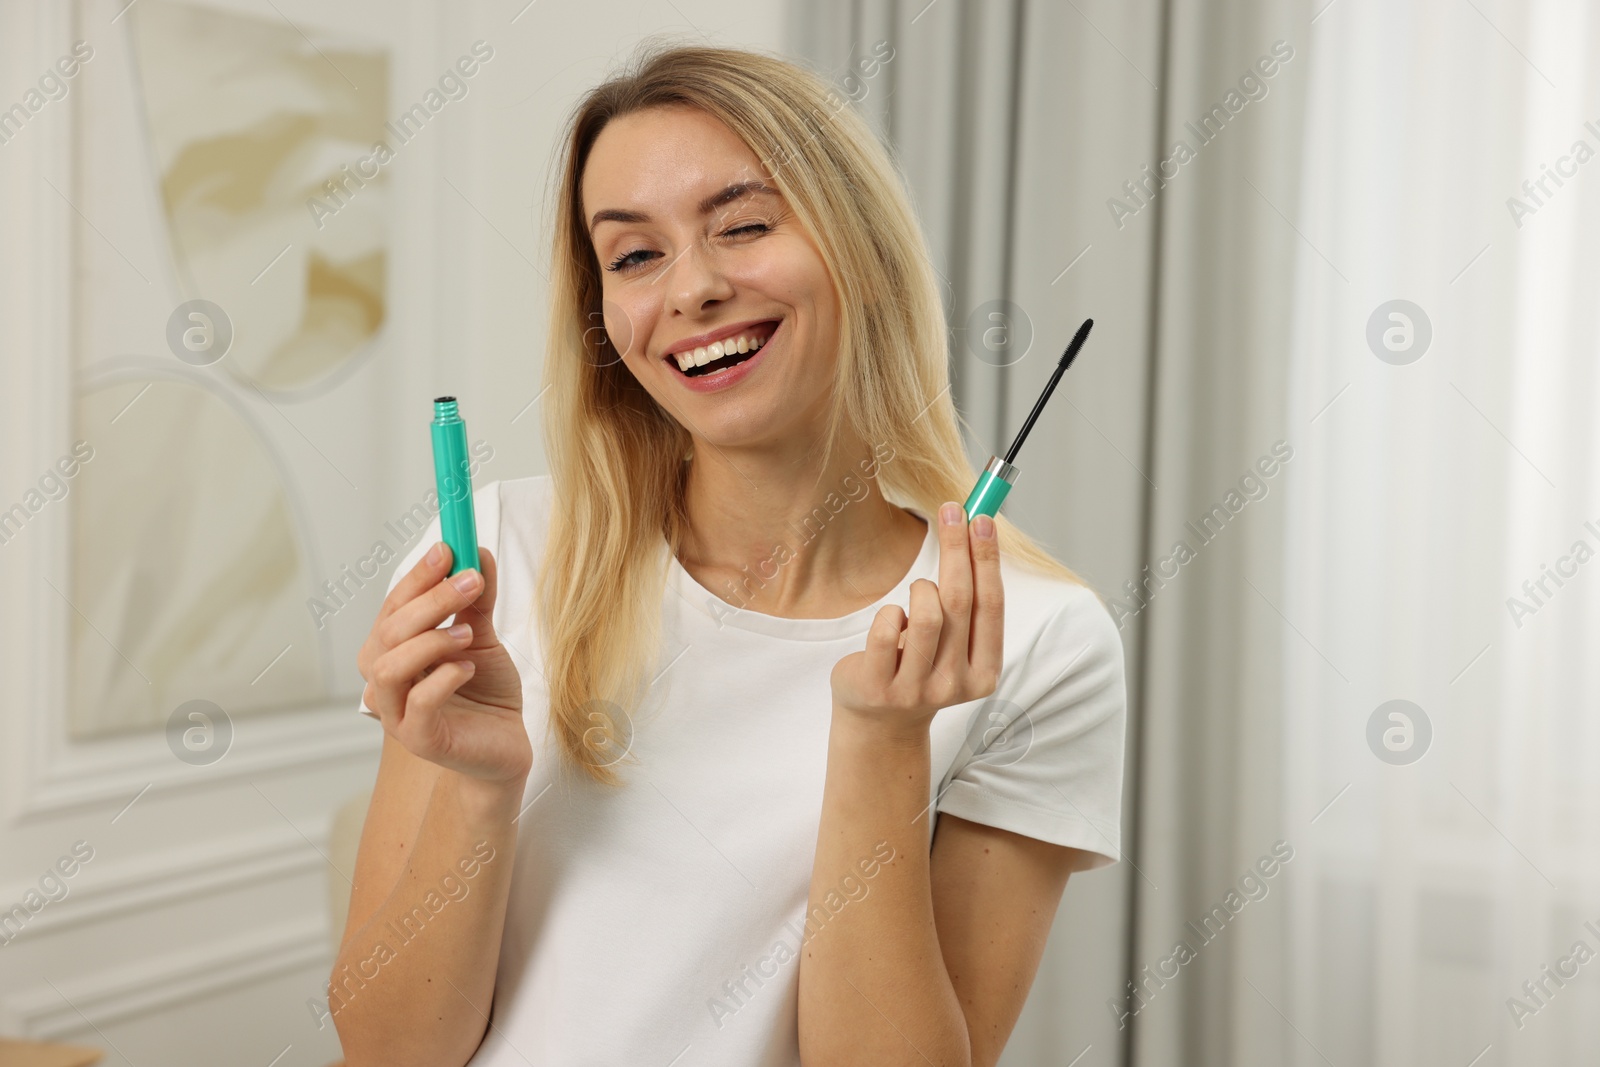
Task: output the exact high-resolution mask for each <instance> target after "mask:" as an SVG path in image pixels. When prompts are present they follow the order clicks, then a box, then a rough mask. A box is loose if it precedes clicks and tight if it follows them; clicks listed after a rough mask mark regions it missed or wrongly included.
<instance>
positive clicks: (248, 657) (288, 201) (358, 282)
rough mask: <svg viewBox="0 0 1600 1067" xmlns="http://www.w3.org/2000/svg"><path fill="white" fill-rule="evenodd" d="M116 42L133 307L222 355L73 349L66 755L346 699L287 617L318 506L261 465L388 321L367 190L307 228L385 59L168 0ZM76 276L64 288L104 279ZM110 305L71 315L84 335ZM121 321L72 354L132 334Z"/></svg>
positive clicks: (304, 630)
mask: <svg viewBox="0 0 1600 1067" xmlns="http://www.w3.org/2000/svg"><path fill="white" fill-rule="evenodd" d="M123 31H124V32H125V34H126V38H125V40H126V47H125V49H124V50H123V51H122V52H120V53H117V54H118V55H125V56H126V62H125V63H123V62H121V61H120V60H119V59H115V58H113V51H112V46H110V45H107V46H106V47H105V49H104V50H103V55H102V64H101V68H100V71H99V74H100V76H102V77H105V76H109V75H110V74H111V72H112V71H116V72H117V73H118V76H119V77H120V79H121V80H120V82H119V84H118V85H117V86H116V90H117V91H125V95H124V96H123V99H124V100H126V101H128V102H129V104H128V107H129V108H130V109H131V113H132V114H133V115H134V116H136V117H135V119H134V120H133V125H134V126H138V127H140V128H139V129H138V137H137V140H136V143H137V144H138V145H140V146H142V148H141V150H142V153H143V156H142V158H141V157H140V151H133V152H128V153H125V154H126V156H127V158H126V161H125V162H126V168H125V172H124V167H123V162H124V161H123V160H122V159H121V158H119V159H118V160H117V163H116V167H117V170H118V171H119V177H118V182H119V184H120V183H123V182H125V183H127V184H126V185H123V186H122V188H124V189H125V190H126V191H127V192H128V196H127V198H126V199H127V202H128V203H130V204H133V203H139V202H143V203H147V204H149V205H151V207H150V209H149V211H148V212H147V213H146V214H147V215H148V216H149V217H150V218H151V232H153V233H156V234H157V235H158V236H157V237H156V239H155V245H156V246H157V247H156V248H154V249H153V250H152V251H150V252H149V253H148V256H149V258H154V259H157V260H160V259H162V258H165V260H166V262H165V264H164V265H162V267H161V269H159V271H157V272H152V273H151V275H150V281H151V284H154V285H155V286H156V288H157V289H160V290H162V291H163V292H162V295H161V296H154V294H153V292H152V296H153V301H152V302H156V303H159V304H161V305H162V307H163V314H165V309H170V308H172V307H176V306H177V305H179V304H180V303H183V302H186V301H192V300H205V301H209V302H212V303H213V304H215V305H216V306H217V307H220V308H221V309H223V310H224V311H225V313H226V315H227V317H228V319H229V320H230V323H231V330H232V342H231V345H230V347H229V348H228V350H227V352H226V355H225V357H224V358H221V359H219V360H217V361H216V362H214V363H212V364H210V365H206V366H203V367H199V368H196V367H192V366H189V365H188V364H186V363H183V362H180V361H179V359H177V358H176V357H175V356H174V354H173V353H171V352H166V351H161V350H151V351H141V352H139V353H137V354H125V355H124V354H118V350H117V349H110V350H107V348H108V346H107V344H106V342H104V341H101V342H100V343H99V344H96V345H94V346H93V347H92V348H86V349H85V350H84V351H83V352H82V353H81V355H80V374H82V375H83V377H82V378H81V379H80V384H79V389H78V399H77V405H76V415H75V418H76V421H77V424H78V426H79V427H80V429H81V432H82V433H83V434H84V435H85V436H88V437H91V438H92V439H94V440H96V441H97V442H99V447H97V449H96V452H95V458H94V460H93V462H92V463H88V464H85V465H84V467H83V470H82V473H81V474H80V476H79V477H78V479H77V481H76V482H75V485H74V488H73V522H72V530H73V533H72V539H71V575H70V589H69V591H68V595H69V596H70V599H71V603H72V611H71V612H70V623H69V625H70V627H71V646H70V647H71V656H72V663H71V670H70V671H69V679H70V680H69V693H68V708H69V713H68V724H69V732H70V734H71V735H72V736H73V737H75V738H80V739H83V738H90V737H95V736H102V735H108V734H115V733H122V732H127V731H138V730H159V729H162V728H164V727H166V726H167V725H168V721H169V716H171V715H172V714H173V710H174V708H177V707H178V706H180V705H182V704H183V703H184V702H185V701H189V700H194V699H204V700H208V701H213V702H215V703H216V704H217V705H218V706H220V707H221V708H224V709H226V712H227V713H228V714H229V715H241V714H245V715H248V714H254V713H264V712H273V711H284V710H292V709H299V708H305V707H310V706H315V705H318V704H325V703H327V702H329V701H331V700H334V699H344V698H347V697H348V694H347V693H345V692H342V691H340V692H335V689H336V685H335V679H336V677H337V676H338V673H339V672H337V671H335V670H334V668H333V666H332V663H333V662H334V659H335V657H334V655H333V654H332V649H333V645H331V644H330V638H329V634H328V633H327V632H319V631H318V628H317V626H316V624H315V623H314V621H313V619H312V618H311V616H310V615H309V614H308V612H307V610H306V606H305V605H306V601H307V597H308V596H311V595H313V594H314V587H315V584H316V577H318V576H319V575H314V574H313V571H315V570H316V569H317V567H318V566H319V564H318V562H317V558H316V549H315V546H316V544H317V543H318V542H319V540H321V541H324V542H325V541H326V540H327V537H326V531H320V530H317V529H315V528H314V519H315V518H316V515H314V514H313V512H314V511H315V510H316V509H314V508H313V507H312V506H311V505H310V504H309V503H307V501H308V500H310V499H312V498H313V497H314V496H315V495H316V489H315V487H312V486H302V485H300V484H298V482H299V480H301V479H304V478H305V477H306V472H305V471H304V470H297V469H296V467H295V466H294V465H293V464H292V463H290V462H289V461H288V460H286V459H285V458H284V455H281V454H280V453H282V451H283V449H284V448H286V447H290V446H289V445H285V444H284V435H285V434H288V435H290V437H292V438H293V439H294V440H292V441H291V442H290V445H295V446H297V445H298V444H299V443H300V441H301V438H302V437H303V431H301V430H300V428H299V427H300V426H301V425H305V424H307V422H308V420H309V418H310V416H309V415H308V414H306V413H305V411H304V410H300V411H297V408H299V407H300V406H302V405H304V406H305V407H309V406H310V404H311V402H313V401H315V400H316V399H317V398H318V397H322V396H325V395H327V394H329V393H332V392H334V391H335V390H337V388H338V386H339V384H340V382H341V381H342V380H344V379H345V378H346V377H347V376H348V375H349V373H350V372H351V370H352V369H353V368H354V367H355V366H356V365H358V364H359V363H360V362H361V361H362V360H364V359H365V358H366V356H367V355H368V354H369V353H370V352H371V351H372V349H373V348H374V346H375V343H376V339H377V337H378V335H379V333H380V331H381V329H382V327H383V325H384V322H385V319H386V311H387V301H386V295H385V288H386V274H387V268H388V256H389V246H390V224H389V185H388V178H387V175H386V174H385V173H378V174H376V175H375V176H373V177H372V178H370V179H368V180H366V181H365V182H363V183H362V184H361V185H359V186H356V185H354V184H351V183H347V184H346V186H345V191H344V193H343V195H342V198H341V199H340V201H339V210H338V213H337V215H336V217H333V218H330V219H324V220H321V221H320V224H319V220H318V219H317V218H316V217H315V216H314V215H313V213H311V212H310V211H309V210H308V202H309V201H311V200H312V199H313V198H320V199H322V201H323V202H327V201H328V197H329V193H328V187H327V183H328V181H329V180H330V178H332V177H337V176H338V175H339V174H340V171H341V168H342V167H348V166H349V165H350V164H351V163H352V161H355V160H358V159H360V158H361V157H363V156H368V155H370V154H371V152H372V151H373V146H374V144H375V143H378V142H383V141H385V140H386V135H385V131H384V128H383V126H384V121H385V115H384V112H385V109H386V106H387V100H388V81H389V55H388V50H387V48H386V47H383V46H380V45H376V44H372V43H370V42H365V43H364V42H361V41H356V40H351V39H349V38H348V37H342V36H340V35H339V34H332V33H328V32H326V31H323V30H319V29H318V28H317V27H315V26H313V25H310V24H308V23H305V22H297V23H296V24H294V25H291V24H289V23H288V22H287V21H286V20H283V19H274V18H272V17H270V16H269V17H261V16H257V15H247V14H241V13H237V12H233V11H229V10H223V9H219V8H213V7H203V6H199V5H188V4H178V3H170V2H166V0H141V2H140V3H139V4H138V5H137V6H133V7H131V8H130V9H129V10H128V14H127V17H126V18H125V19H124V20H123ZM93 99H96V98H95V97H93V96H89V95H86V96H85V100H86V101H89V100H93ZM93 120H94V116H90V117H89V118H88V119H86V122H85V129H86V130H90V131H92V130H93V129H94V128H95V127H94V121H93ZM107 120H109V121H116V122H118V123H120V124H121V126H122V128H124V129H125V128H128V124H127V122H126V119H125V118H124V117H123V116H122V115H121V114H119V115H118V116H117V117H116V118H115V119H111V118H110V117H109V116H108V117H107ZM86 136H88V134H86ZM104 151H105V150H102V151H101V155H102V157H103V156H104ZM102 165H103V159H102ZM141 183H142V184H141ZM146 191H147V193H148V195H138V194H140V193H144V192H146ZM90 214H96V212H93V211H91V212H90ZM89 239H90V240H95V239H94V238H93V236H92V235H91V236H90V238H89ZM91 247H92V249H93V250H94V251H97V252H104V249H101V248H100V247H99V245H98V244H96V245H93V246H91ZM135 258H136V259H137V260H138V261H139V262H140V263H141V264H143V265H144V266H146V267H147V268H148V267H149V266H150V264H149V262H148V259H147V258H146V254H145V253H135ZM83 270H87V271H90V273H87V274H83V273H82V272H80V277H81V284H82V285H85V286H94V285H97V284H102V285H103V284H104V282H103V278H104V277H105V275H96V274H94V273H93V272H92V269H91V268H90V267H85V268H83ZM131 273H132V272H131V271H130V274H131ZM143 273H144V272H141V274H143ZM115 307H116V305H114V304H111V303H109V302H108V301H105V300H99V299H96V300H91V301H88V302H86V304H85V309H86V310H87V312H88V313H89V314H92V315H100V316H101V317H102V318H104V317H105V311H106V310H108V309H113V308H115ZM129 318H130V316H129V315H128V313H127V312H126V310H125V309H124V310H122V312H121V313H120V314H117V315H114V316H113V317H112V321H109V323H101V322H99V321H98V320H97V321H96V322H95V323H94V324H93V328H92V329H91V328H89V327H87V326H86V327H85V329H84V330H83V332H82V334H81V335H80V336H82V337H90V338H103V337H106V336H110V337H113V338H120V337H122V336H131V335H133V333H134V328H133V327H132V326H131V325H129V324H128V321H127V320H128V319H129ZM108 325H109V329H107V326H108ZM273 409H276V410H273ZM291 427H293V429H291ZM313 447H314V446H313ZM327 473H328V472H327V471H321V472H320V474H321V475H323V476H324V477H326V475H327ZM339 484H340V485H341V486H343V485H344V480H341V481H340V483H339ZM323 491H324V492H325V490H323ZM352 492H353V490H352ZM329 514H330V515H331V514H332V512H330V513H329ZM328 521H332V520H331V519H330V520H328ZM323 564H324V565H326V561H325V560H324V561H323ZM345 688H348V685H346V687H345Z"/></svg>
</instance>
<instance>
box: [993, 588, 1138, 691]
mask: <svg viewBox="0 0 1600 1067" xmlns="http://www.w3.org/2000/svg"><path fill="white" fill-rule="evenodd" d="M1002 580H1003V581H1004V583H1005V592H1006V631H1007V637H1008V641H1007V643H1008V644H1010V640H1009V639H1010V638H1011V637H1012V635H1013V634H1014V635H1015V639H1016V640H1017V642H1018V646H1019V647H1020V649H1023V650H1026V651H1027V652H1028V653H1029V654H1030V655H1031V656H1035V657H1042V658H1046V659H1049V658H1059V657H1061V656H1065V657H1066V658H1067V659H1069V660H1075V661H1076V664H1075V666H1076V667H1077V668H1083V667H1087V666H1089V665H1091V664H1094V665H1103V666H1111V665H1113V664H1115V666H1116V667H1121V665H1122V658H1123V648H1122V634H1121V631H1120V630H1118V628H1117V625H1116V622H1115V621H1114V620H1113V619H1112V616H1111V611H1110V609H1109V608H1107V607H1106V604H1105V601H1104V600H1103V599H1102V598H1101V596H1100V594H1099V593H1097V592H1095V590H1094V589H1093V588H1092V587H1091V586H1089V585H1088V584H1086V583H1084V582H1081V581H1073V580H1071V579H1069V578H1064V577H1060V576H1057V575H1053V574H1042V573H1040V572H1038V571H1035V570H1033V569H1031V568H1024V567H1021V566H1017V565H1012V564H1007V565H1006V566H1005V567H1004V569H1003V570H1002Z"/></svg>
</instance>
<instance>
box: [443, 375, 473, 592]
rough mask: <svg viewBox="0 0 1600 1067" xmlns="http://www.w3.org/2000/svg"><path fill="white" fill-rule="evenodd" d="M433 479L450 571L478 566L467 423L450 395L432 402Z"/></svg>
mask: <svg viewBox="0 0 1600 1067" xmlns="http://www.w3.org/2000/svg"><path fill="white" fill-rule="evenodd" d="M432 429H433V480H434V485H435V487H436V488H437V490H438V493H439V533H440V536H441V537H442V538H443V540H444V543H445V544H447V545H449V546H450V557H451V559H450V573H451V574H459V573H460V572H462V571H470V570H477V569H478V520H477V519H476V518H474V516H473V513H472V472H471V471H470V470H469V469H468V467H467V424H466V423H464V422H462V421H461V411H460V409H459V408H457V406H456V398H455V397H453V396H441V397H437V398H435V400H434V402H433V424H432Z"/></svg>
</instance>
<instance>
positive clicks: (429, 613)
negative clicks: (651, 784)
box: [356, 541, 533, 783]
mask: <svg viewBox="0 0 1600 1067" xmlns="http://www.w3.org/2000/svg"><path fill="white" fill-rule="evenodd" d="M479 557H480V563H481V565H482V567H483V573H482V574H481V575H480V574H479V573H478V572H477V571H471V570H468V571H462V572H461V573H460V574H457V575H456V576H455V579H454V580H451V579H450V558H451V554H450V546H449V545H446V544H445V543H444V542H442V541H441V542H439V543H437V544H435V545H434V546H433V548H432V549H430V550H429V551H428V553H427V555H425V556H423V557H422V559H421V560H419V561H418V562H417V565H416V566H415V567H413V568H411V571H410V573H408V574H407V575H406V576H405V577H404V578H402V579H400V581H399V582H398V583H397V584H396V585H395V587H394V589H393V590H391V591H390V593H389V596H388V598H387V599H385V600H384V602H383V606H382V607H381V608H380V609H379V610H378V619H377V621H376V622H374V623H373V624H372V631H371V632H370V633H369V634H367V640H366V643H365V644H363V645H362V646H361V652H360V654H359V655H358V656H357V657H356V663H357V665H358V667H359V668H360V670H361V677H363V678H365V679H366V680H367V687H366V689H364V690H363V691H362V694H361V699H362V701H363V702H365V704H366V706H367V707H368V708H370V709H372V710H373V711H375V712H377V713H378V717H379V719H381V720H382V722H383V729H384V732H385V733H387V734H389V735H390V736H391V737H393V738H394V739H395V740H396V741H398V742H399V743H400V744H401V745H403V746H404V747H405V748H406V750H407V751H409V752H411V753H412V754H413V755H416V756H420V757H421V758H423V759H425V760H428V761H429V762H430V763H436V764H438V765H439V766H441V767H446V768H449V769H450V770H453V771H457V772H459V773H461V774H464V775H467V776H468V777H471V778H476V779H481V780H484V781H486V782H495V783H501V782H503V783H510V782H515V781H519V780H521V779H522V778H525V777H526V776H527V774H528V771H529V769H530V768H531V767H532V765H533V748H532V745H531V744H530V743H529V740H528V731H527V728H526V727H525V726H524V725H523V722H522V678H521V676H520V675H519V674H518V673H517V668H516V664H514V663H513V662H512V661H511V655H510V653H509V652H508V651H507V649H506V647H505V645H503V644H501V643H500V637H499V635H498V634H497V633H495V629H494V621H493V617H494V601H495V593H496V584H497V583H496V578H497V568H496V565H495V559H494V556H493V555H492V554H490V552H489V550H488V549H486V548H480V549H479ZM463 580H468V581H469V584H468V585H467V588H466V589H465V590H462V589H461V588H458V586H457V585H456V584H455V583H456V582H459V581H463ZM452 614H453V615H455V617H456V625H455V626H454V627H452V628H451V629H456V630H458V634H456V635H452V634H451V633H450V631H449V630H442V629H438V628H437V627H438V626H439V624H440V623H442V622H444V620H445V619H447V618H448V617H450V616H451V615H452ZM463 626H465V627H467V631H466V632H459V631H460V628H461V627H463Z"/></svg>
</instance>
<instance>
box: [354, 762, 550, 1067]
mask: <svg viewBox="0 0 1600 1067" xmlns="http://www.w3.org/2000/svg"><path fill="white" fill-rule="evenodd" d="M521 799H522V783H521V782H520V781H517V782H511V783H506V784H501V785H490V784H488V783H484V782H480V781H478V780H476V779H468V778H465V777H463V776H462V775H460V774H457V773H456V772H454V771H445V772H444V773H443V774H441V775H440V776H439V778H438V780H437V782H436V783H435V785H434V789H433V794H432V796H431V797H430V798H429V802H428V808H427V811H426V813H425V814H424V816H423V820H422V825H421V827H420V828H419V829H418V832H417V838H416V843H415V845H414V848H413V851H412V854H411V858H410V860H409V861H408V862H407V863H406V866H405V868H404V870H403V871H402V872H401V875H400V879H399V881H398V882H397V883H396V884H395V887H394V889H393V890H392V891H391V892H390V894H389V896H388V898H387V899H385V900H384V902H383V904H382V905H381V906H379V908H378V909H377V910H376V911H375V912H374V913H373V914H372V916H371V918H369V919H368V920H367V921H366V922H365V923H364V924H363V925H362V926H361V928H360V929H359V930H357V931H355V932H354V933H353V934H351V935H350V936H348V937H347V938H346V940H345V943H344V946H343V948H342V949H341V950H340V952H339V955H338V958H337V959H336V960H335V962H334V967H333V975H332V981H331V982H330V985H329V991H328V994H329V996H328V1006H329V1011H330V1012H331V1014H332V1016H333V1020H334V1025H335V1026H336V1027H337V1029H338V1031H339V1038H340V1041H341V1042H342V1044H343V1046H344V1052H345V1056H346V1062H347V1063H349V1064H350V1067H369V1065H376V1064H383V1065H385V1067H389V1065H394V1067H405V1065H408V1064H426V1065H429V1067H439V1065H459V1064H464V1063H466V1062H467V1060H468V1059H470V1058H471V1056H472V1054H473V1052H474V1051H475V1050H476V1049H477V1047H478V1045H479V1044H480V1043H481V1042H482V1040H483V1035H484V1032H485V1030H486V1028H487V1025H488V1015H489V1010H490V1004H491V1000H492V997H493V993H494V980H495V971H496V969H497V965H498V962H499V956H500V939H501V936H502V934H503V932H504V929H505V916H506V901H507V898H508V896H509V892H510V886H511V867H512V859H513V857H514V855H515V852H516V825H515V824H514V823H513V822H512V820H513V819H514V818H515V817H516V816H517V813H518V805H519V804H520V803H521ZM469 872H470V873H469Z"/></svg>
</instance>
